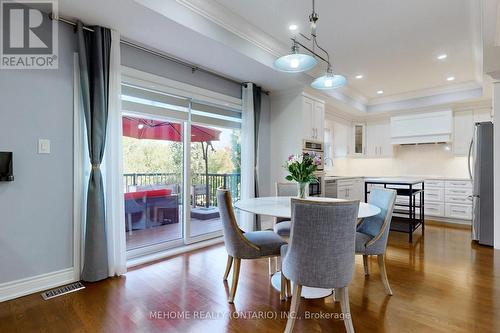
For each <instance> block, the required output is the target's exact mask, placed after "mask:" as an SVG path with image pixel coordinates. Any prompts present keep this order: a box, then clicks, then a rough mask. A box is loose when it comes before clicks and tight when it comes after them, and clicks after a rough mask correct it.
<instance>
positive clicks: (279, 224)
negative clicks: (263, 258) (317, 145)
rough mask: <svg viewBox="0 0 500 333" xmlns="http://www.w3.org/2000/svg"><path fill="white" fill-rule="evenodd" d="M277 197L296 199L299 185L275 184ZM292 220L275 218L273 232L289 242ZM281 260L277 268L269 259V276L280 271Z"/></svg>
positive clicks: (292, 183) (277, 258)
mask: <svg viewBox="0 0 500 333" xmlns="http://www.w3.org/2000/svg"><path fill="white" fill-rule="evenodd" d="M274 185H275V189H276V196H277V197H296V196H297V193H298V188H297V183H295V182H286V183H275V184H274ZM290 224H291V222H290V219H288V218H284V217H275V218H274V225H273V230H274V232H275V233H277V234H278V235H280V236H281V237H282V238H283V239H285V240H288V237H290ZM279 261H280V258H279V257H276V261H275V266H274V267H273V263H272V260H271V258H269V275H273V274H274V273H275V272H277V271H279V270H280V269H281V268H280V262H279Z"/></svg>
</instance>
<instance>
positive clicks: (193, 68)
mask: <svg viewBox="0 0 500 333" xmlns="http://www.w3.org/2000/svg"><path fill="white" fill-rule="evenodd" d="M49 17H50V19H51V20H57V21H60V22H63V23H66V24H69V25H71V26H74V27H76V22H74V21H71V20H68V19H66V18H64V17H61V16H58V17H57V18H56V17H54V15H53V14H52V13H51V14H49ZM83 30H87V31H90V32H94V29H92V28H90V27H87V26H83ZM120 43H121V44H123V45H127V46H130V47H133V48H135V49H138V50H141V51H144V52H147V53H150V54H152V55H155V56H157V57H160V58H163V59H166V60H168V61H171V62H174V63H176V64H179V65H182V66H185V67H189V68H191V71H192V72H193V73H194V72H196V71H200V72H204V73H207V74H210V75H213V76H216V77H218V78H220V79H223V80H226V81H229V82H232V83H236V84H239V85H242V86H244V87H246V86H247V83H246V82H240V81H236V80H234V79H231V78H229V77H227V76H224V75H221V74H218V73H215V72H213V71H210V70H208V69H204V68H201V67H198V66H196V65H194V64H191V63H189V62H187V61H184V60H181V59H178V58H176V57H173V56H171V55H168V54H165V53H163V52H158V51H155V50H151V49H148V48H147V47H144V46H141V45H139V44H136V43H133V42H131V41H128V40H126V39H120ZM262 93H263V94H266V95H269V91H265V90H262Z"/></svg>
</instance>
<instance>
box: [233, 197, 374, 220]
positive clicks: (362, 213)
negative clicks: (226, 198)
mask: <svg viewBox="0 0 500 333" xmlns="http://www.w3.org/2000/svg"><path fill="white" fill-rule="evenodd" d="M292 198H293V197H260V198H251V199H242V200H240V201H237V202H236V203H235V204H234V206H235V207H236V208H238V209H241V210H242V211H245V212H249V213H253V214H257V215H268V216H273V217H282V218H288V219H289V218H291V217H292V204H291V200H290V199H292ZM306 200H312V201H326V202H339V201H346V200H344V199H336V198H325V197H309V198H307V199H306ZM378 213H380V208H378V207H377V206H374V205H371V204H367V203H364V202H360V203H359V211H358V219H364V218H365V217H370V216H374V215H377V214H378Z"/></svg>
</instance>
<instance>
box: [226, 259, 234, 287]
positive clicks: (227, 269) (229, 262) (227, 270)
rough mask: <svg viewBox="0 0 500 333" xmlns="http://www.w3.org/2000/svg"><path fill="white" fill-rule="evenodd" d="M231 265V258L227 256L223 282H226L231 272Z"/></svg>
mask: <svg viewBox="0 0 500 333" xmlns="http://www.w3.org/2000/svg"><path fill="white" fill-rule="evenodd" d="M232 265H233V257H231V256H230V255H227V264H226V271H225V272H224V281H227V277H228V276H229V272H230V271H231V266H232Z"/></svg>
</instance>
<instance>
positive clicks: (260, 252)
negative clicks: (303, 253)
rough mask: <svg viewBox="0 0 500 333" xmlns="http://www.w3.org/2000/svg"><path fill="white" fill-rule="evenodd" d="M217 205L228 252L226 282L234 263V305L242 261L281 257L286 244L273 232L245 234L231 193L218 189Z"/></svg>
mask: <svg viewBox="0 0 500 333" xmlns="http://www.w3.org/2000/svg"><path fill="white" fill-rule="evenodd" d="M217 204H218V206H219V213H220V218H221V220H222V226H223V232H224V245H225V247H226V251H227V254H228V256H227V264H226V271H225V273H224V281H226V280H227V277H228V275H229V272H230V270H231V266H232V264H233V261H234V268H233V281H232V286H231V290H230V293H229V299H228V301H229V303H233V301H234V296H235V294H236V288H237V287H238V278H239V275H240V264H241V259H260V258H267V257H269V258H270V257H276V256H279V255H280V248H281V246H282V245H283V244H286V242H285V241H283V239H282V238H281V237H280V236H278V235H277V234H275V233H274V232H273V231H270V230H268V231H252V232H244V231H243V230H241V229H240V228H239V227H238V223H237V222H236V217H235V215H234V210H233V204H232V200H231V192H230V191H229V190H226V189H222V188H219V189H217Z"/></svg>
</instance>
